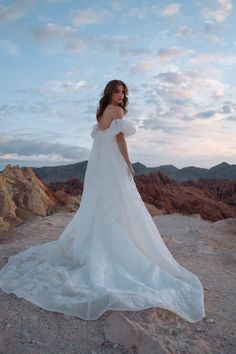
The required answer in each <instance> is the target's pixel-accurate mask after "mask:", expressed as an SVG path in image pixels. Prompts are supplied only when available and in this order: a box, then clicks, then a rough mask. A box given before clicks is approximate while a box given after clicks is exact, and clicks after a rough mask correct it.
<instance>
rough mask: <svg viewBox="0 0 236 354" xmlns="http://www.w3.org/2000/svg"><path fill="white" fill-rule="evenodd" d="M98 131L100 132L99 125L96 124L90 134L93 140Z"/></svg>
mask: <svg viewBox="0 0 236 354" xmlns="http://www.w3.org/2000/svg"><path fill="white" fill-rule="evenodd" d="M97 131H98V124H94V125H93V127H92V130H91V133H90V136H91V138H93V139H94V138H95V135H96V133H97Z"/></svg>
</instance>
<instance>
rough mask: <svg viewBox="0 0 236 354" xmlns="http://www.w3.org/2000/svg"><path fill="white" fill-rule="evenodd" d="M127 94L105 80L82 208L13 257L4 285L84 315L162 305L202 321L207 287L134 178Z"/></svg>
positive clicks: (0, 281) (0, 284)
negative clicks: (53, 234)
mask: <svg viewBox="0 0 236 354" xmlns="http://www.w3.org/2000/svg"><path fill="white" fill-rule="evenodd" d="M127 95H128V88H127V86H126V84H125V83H124V82H123V81H121V80H112V81H110V82H108V83H107V85H106V87H105V88H104V92H103V94H102V97H101V99H100V101H99V106H98V109H97V122H96V124H94V125H93V127H92V130H91V133H90V134H91V137H92V138H93V145H92V148H91V152H90V156H89V159H88V164H87V168H86V172H85V178H84V188H83V193H82V197H81V202H80V207H79V209H78V210H77V212H76V213H75V214H74V216H73V217H72V219H71V221H70V222H69V224H68V225H67V227H66V228H65V229H64V231H63V232H62V234H61V235H60V237H59V238H58V239H57V240H55V241H51V242H46V243H43V244H39V245H36V246H33V247H30V248H28V249H25V250H24V251H21V252H19V253H17V254H15V255H13V256H10V257H9V258H8V263H7V264H5V266H3V267H2V269H1V270H0V288H1V289H2V290H3V291H5V292H6V293H8V294H9V293H14V294H16V295H17V297H19V298H25V299H26V300H28V301H30V302H31V303H33V304H35V305H37V306H40V307H41V308H44V309H46V310H48V311H55V312H61V313H64V314H67V315H73V316H77V317H80V318H81V319H84V320H95V319H98V318H99V317H100V316H101V315H102V314H103V313H104V312H106V311H107V310H121V311H122V310H124V311H128V310H130V311H139V310H143V309H148V308H151V307H159V308H163V309H167V310H170V311H172V312H175V313H176V314H178V315H179V316H181V317H182V318H184V319H186V320H187V321H189V322H197V321H200V320H201V319H202V318H203V317H204V316H205V308H204V292H203V287H202V284H201V282H200V280H199V278H198V277H197V276H196V275H195V274H193V273H191V272H190V271H188V270H187V269H186V268H184V267H182V266H181V265H180V264H178V263H177V261H176V260H175V259H174V258H173V256H172V255H171V253H170V251H169V250H168V248H167V246H166V245H165V243H164V242H163V240H162V238H161V236H160V234H159V232H158V230H157V227H156V225H155V223H154V221H153V219H152V217H151V215H150V214H149V212H148V210H147V209H146V206H145V204H144V202H143V201H142V198H141V196H140V194H139V192H138V190H137V188H136V184H135V182H134V178H133V177H134V170H133V168H132V165H131V162H130V159H129V155H128V151H127V145H126V140H125V138H126V137H129V136H131V135H133V134H135V133H136V128H135V126H134V124H133V123H132V122H131V121H129V120H127V119H126V118H125V117H124V116H125V115H126V113H127V108H126V107H127V104H128V97H127ZM32 231H33V230H32Z"/></svg>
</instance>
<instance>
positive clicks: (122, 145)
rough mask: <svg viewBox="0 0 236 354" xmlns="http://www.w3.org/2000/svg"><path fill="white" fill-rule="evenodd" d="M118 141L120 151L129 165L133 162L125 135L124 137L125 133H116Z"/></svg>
mask: <svg viewBox="0 0 236 354" xmlns="http://www.w3.org/2000/svg"><path fill="white" fill-rule="evenodd" d="M116 141H117V144H118V147H119V149H120V152H121V154H122V155H123V157H124V159H125V161H126V162H127V164H128V165H129V164H131V162H130V159H129V154H128V149H127V144H126V140H125V137H124V133H119V134H117V135H116Z"/></svg>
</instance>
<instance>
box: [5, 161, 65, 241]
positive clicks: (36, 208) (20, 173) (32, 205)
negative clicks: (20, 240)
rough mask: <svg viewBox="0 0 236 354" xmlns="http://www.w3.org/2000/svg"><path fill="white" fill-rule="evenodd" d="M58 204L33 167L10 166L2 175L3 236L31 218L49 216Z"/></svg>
mask: <svg viewBox="0 0 236 354" xmlns="http://www.w3.org/2000/svg"><path fill="white" fill-rule="evenodd" d="M58 205H59V201H58V200H57V198H56V196H55V195H54V193H52V192H51V191H50V190H49V189H48V187H47V185H46V184H45V183H44V182H43V181H41V180H40V179H39V178H38V177H37V176H36V175H35V173H34V172H33V171H32V169H31V168H21V167H19V166H18V165H16V166H13V167H12V166H11V165H10V164H8V165H7V166H6V167H5V169H4V170H3V171H2V172H1V173H0V218H1V219H0V234H1V233H4V232H6V231H8V230H9V229H10V228H12V227H14V226H16V225H17V224H19V223H22V222H23V221H24V220H27V219H28V218H29V217H30V216H31V215H34V214H36V215H41V216H45V215H50V214H52V213H53V211H55V210H56V207H57V206H58Z"/></svg>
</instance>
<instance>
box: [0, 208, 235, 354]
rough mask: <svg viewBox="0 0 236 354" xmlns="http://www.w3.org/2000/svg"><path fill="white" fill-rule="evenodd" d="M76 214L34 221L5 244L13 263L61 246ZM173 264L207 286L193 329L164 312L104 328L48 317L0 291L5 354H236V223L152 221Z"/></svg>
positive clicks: (116, 316) (0, 339)
mask: <svg viewBox="0 0 236 354" xmlns="http://www.w3.org/2000/svg"><path fill="white" fill-rule="evenodd" d="M73 215H74V213H69V212H65V213H57V214H54V215H51V216H47V217H39V216H35V217H32V218H31V219H30V220H28V221H27V222H25V223H23V224H21V225H19V226H18V227H16V228H15V229H14V230H11V231H9V232H8V233H7V234H5V235H3V236H1V238H0V267H2V266H3V265H4V264H5V263H6V262H7V258H8V257H9V256H10V255H14V254H15V253H18V252H20V251H21V250H23V249H25V248H28V247H30V246H33V245H36V244H40V243H44V242H48V241H50V240H55V239H57V238H58V237H59V236H60V234H61V233H62V231H63V229H64V228H65V227H66V225H67V224H68V223H69V221H70V219H71V218H72V217H73ZM153 219H154V221H155V223H156V225H157V228H158V230H159V232H160V234H161V235H162V237H163V240H164V242H165V243H166V245H167V247H168V248H169V250H170V251H171V252H172V254H173V256H174V257H175V259H176V260H177V261H178V262H179V263H180V264H181V265H183V266H184V267H186V268H187V269H188V270H190V271H192V272H193V273H195V274H196V275H197V276H198V277H199V279H200V280H201V282H202V284H203V286H204V290H205V309H206V317H205V318H204V319H202V320H201V321H199V322H197V323H189V322H187V321H185V320H184V319H182V318H181V317H179V316H178V315H177V314H175V313H173V312H170V311H168V310H164V309H160V308H151V309H148V310H143V311H107V312H105V313H104V314H103V315H102V316H101V317H100V318H99V319H98V320H95V321H84V320H82V319H79V318H77V317H74V316H66V315H64V314H61V313H58V312H50V311H47V310H44V309H42V308H39V307H37V306H36V305H34V304H31V303H30V302H28V301H27V300H25V299H19V298H18V297H17V296H16V295H15V294H9V295H7V294H5V293H4V292H3V291H2V290H0V311H1V317H0V354H8V353H21V354H22V353H23V354H26V353H34V354H39V353H43V354H49V353H50V354H51V353H52V354H59V353H65V354H67V353H68V354H72V353H73V354H78V353H91V354H96V353H104V354H105V353H107V354H108V353H111V354H121V353H127V354H134V353H138V354H154V353H186V354H189V353H191V354H192V353H193V354H194V353H199V354H204V353H227V354H229V353H230V354H233V353H236V310H235V308H236V306H235V305H236V281H235V277H236V252H235V248H236V243H235V238H236V219H226V220H220V221H217V222H214V223H211V222H208V221H204V220H202V219H201V218H200V217H199V215H193V216H183V215H179V214H172V215H162V216H158V217H154V218H153Z"/></svg>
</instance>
